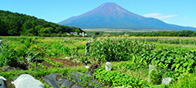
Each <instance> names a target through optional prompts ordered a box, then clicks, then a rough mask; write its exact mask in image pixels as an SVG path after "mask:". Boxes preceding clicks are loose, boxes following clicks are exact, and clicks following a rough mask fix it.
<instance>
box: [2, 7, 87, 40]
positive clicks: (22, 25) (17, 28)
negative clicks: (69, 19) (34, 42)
mask: <svg viewBox="0 0 196 88" xmlns="http://www.w3.org/2000/svg"><path fill="white" fill-rule="evenodd" d="M70 32H77V33H79V32H84V31H83V30H81V29H80V28H77V27H69V26H63V25H58V24H56V23H52V22H47V21H45V20H43V19H38V18H36V17H34V16H28V15H25V14H19V13H13V12H10V11H3V10H0V36H47V37H48V36H59V35H64V36H66V34H67V33H70Z"/></svg>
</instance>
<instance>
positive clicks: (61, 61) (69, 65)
mask: <svg viewBox="0 0 196 88" xmlns="http://www.w3.org/2000/svg"><path fill="white" fill-rule="evenodd" d="M50 60H52V61H55V62H58V63H60V64H63V65H64V66H68V67H71V66H75V65H74V63H73V62H72V61H69V60H66V59H58V58H51V59H50ZM76 65H79V64H76Z"/></svg>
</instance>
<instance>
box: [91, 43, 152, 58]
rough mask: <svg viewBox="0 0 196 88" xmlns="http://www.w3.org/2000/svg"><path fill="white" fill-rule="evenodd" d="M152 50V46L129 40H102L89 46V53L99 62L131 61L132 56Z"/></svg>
mask: <svg viewBox="0 0 196 88" xmlns="http://www.w3.org/2000/svg"><path fill="white" fill-rule="evenodd" d="M153 49H154V45H153V44H146V43H143V42H139V41H136V40H130V39H116V40H115V39H103V40H97V41H93V42H91V44H90V53H91V54H92V55H93V56H94V57H97V58H99V60H101V61H123V60H131V59H132V57H133V55H135V54H139V53H140V52H145V51H151V50H153Z"/></svg>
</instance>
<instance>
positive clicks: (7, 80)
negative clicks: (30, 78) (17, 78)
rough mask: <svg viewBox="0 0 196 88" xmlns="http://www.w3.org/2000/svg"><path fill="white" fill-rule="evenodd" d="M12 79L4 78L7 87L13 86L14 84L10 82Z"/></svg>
mask: <svg viewBox="0 0 196 88" xmlns="http://www.w3.org/2000/svg"><path fill="white" fill-rule="evenodd" d="M11 81H12V79H6V85H7V88H15V86H14V84H11Z"/></svg>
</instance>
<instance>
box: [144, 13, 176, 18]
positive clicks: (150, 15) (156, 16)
mask: <svg viewBox="0 0 196 88" xmlns="http://www.w3.org/2000/svg"><path fill="white" fill-rule="evenodd" d="M143 16H145V17H152V18H157V19H165V18H172V17H176V16H177V15H163V14H160V13H149V14H144V15H143Z"/></svg>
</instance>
